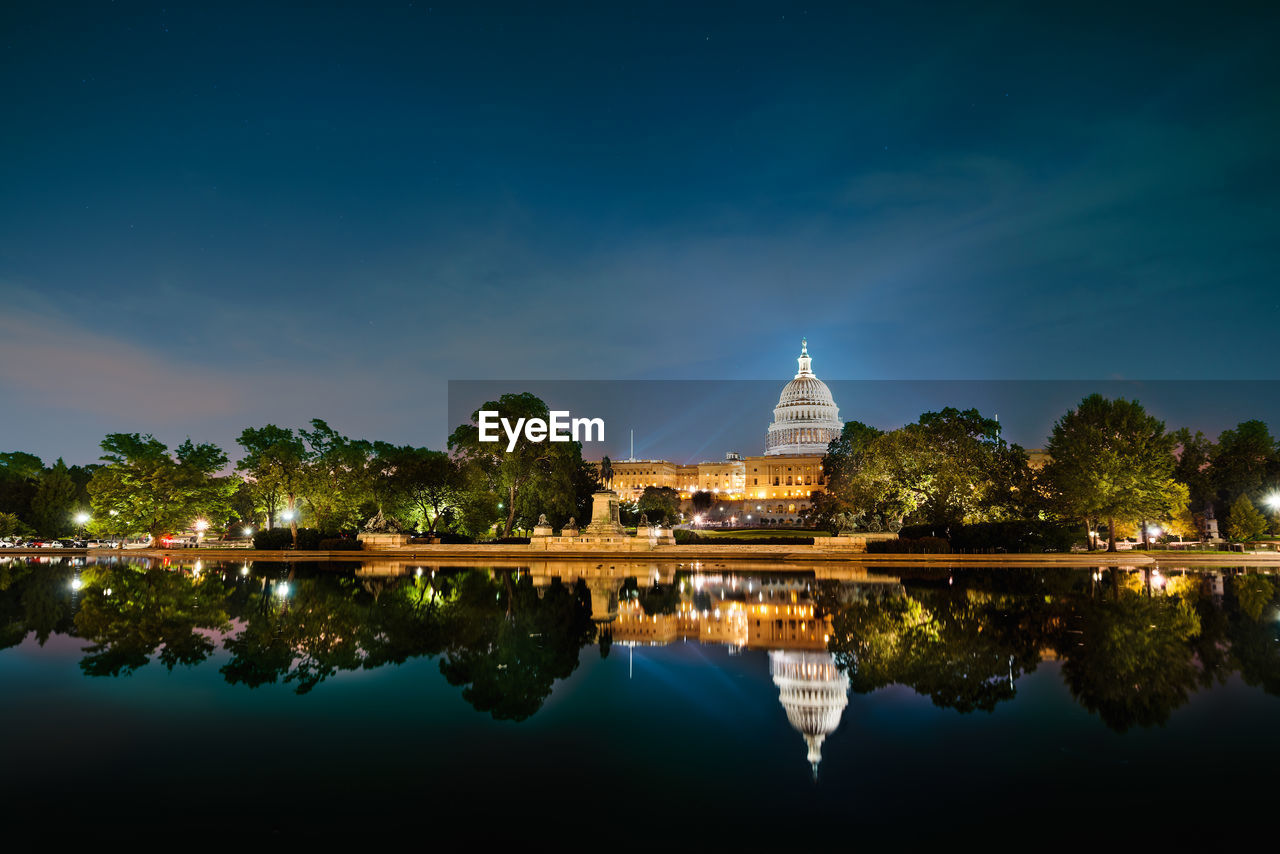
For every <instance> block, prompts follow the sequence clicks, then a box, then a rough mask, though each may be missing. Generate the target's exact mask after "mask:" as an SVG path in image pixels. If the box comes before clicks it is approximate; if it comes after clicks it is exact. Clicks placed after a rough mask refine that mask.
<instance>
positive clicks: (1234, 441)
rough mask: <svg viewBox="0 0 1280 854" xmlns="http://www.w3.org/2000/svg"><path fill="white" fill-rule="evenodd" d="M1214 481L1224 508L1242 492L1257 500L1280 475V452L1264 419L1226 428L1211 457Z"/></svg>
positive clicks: (1219, 437)
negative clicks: (1229, 428)
mask: <svg viewBox="0 0 1280 854" xmlns="http://www.w3.org/2000/svg"><path fill="white" fill-rule="evenodd" d="M1211 471H1212V475H1213V484H1214V487H1215V488H1216V489H1217V493H1218V499H1219V501H1220V502H1221V504H1220V508H1221V507H1227V506H1229V505H1232V504H1233V503H1234V502H1235V501H1236V499H1237V498H1239V497H1240V496H1241V495H1248V496H1249V497H1250V498H1252V499H1254V500H1257V499H1259V498H1261V497H1262V493H1263V491H1264V490H1265V488H1266V487H1268V486H1269V485H1271V484H1273V483H1275V481H1276V480H1277V479H1278V478H1280V451H1278V450H1277V446H1276V440H1275V439H1274V438H1273V437H1272V436H1271V431H1270V430H1268V429H1267V425H1266V424H1265V423H1263V422H1262V421H1244V422H1241V423H1240V424H1237V425H1236V426H1235V428H1234V429H1231V430H1223V431H1222V433H1221V434H1220V435H1219V436H1218V445H1217V447H1216V448H1215V449H1214V451H1213V457H1212V469H1211Z"/></svg>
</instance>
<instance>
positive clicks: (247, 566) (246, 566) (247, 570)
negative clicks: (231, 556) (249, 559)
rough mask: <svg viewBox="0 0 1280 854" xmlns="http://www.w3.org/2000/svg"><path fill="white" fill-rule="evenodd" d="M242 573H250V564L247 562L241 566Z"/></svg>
mask: <svg viewBox="0 0 1280 854" xmlns="http://www.w3.org/2000/svg"><path fill="white" fill-rule="evenodd" d="M240 574H241V575H248V574H249V564H247V563H246V564H245V565H244V566H242V567H240Z"/></svg>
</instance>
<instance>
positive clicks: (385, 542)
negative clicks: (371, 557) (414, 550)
mask: <svg viewBox="0 0 1280 854" xmlns="http://www.w3.org/2000/svg"><path fill="white" fill-rule="evenodd" d="M356 539H357V540H358V541H359V542H360V547H361V548H362V549H364V550H365V551H371V552H376V551H385V550H388V549H403V548H405V547H406V546H408V545H409V535H408V534H370V533H367V532H362V533H360V534H357V535H356Z"/></svg>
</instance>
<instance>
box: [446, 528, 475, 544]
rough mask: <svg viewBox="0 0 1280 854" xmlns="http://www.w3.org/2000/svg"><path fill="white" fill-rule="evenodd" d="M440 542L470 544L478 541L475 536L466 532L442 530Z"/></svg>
mask: <svg viewBox="0 0 1280 854" xmlns="http://www.w3.org/2000/svg"><path fill="white" fill-rule="evenodd" d="M439 533H440V542H441V543H444V544H446V545H450V546H459V545H470V544H471V543H474V542H475V541H476V538H475V537H468V536H467V535H466V534H455V533H453V532H452V531H441V532H439Z"/></svg>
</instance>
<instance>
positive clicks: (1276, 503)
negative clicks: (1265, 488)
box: [1262, 492, 1280, 515]
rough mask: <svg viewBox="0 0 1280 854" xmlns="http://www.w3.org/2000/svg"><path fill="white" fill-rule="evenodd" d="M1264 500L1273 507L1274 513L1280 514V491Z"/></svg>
mask: <svg viewBox="0 0 1280 854" xmlns="http://www.w3.org/2000/svg"><path fill="white" fill-rule="evenodd" d="M1262 500H1263V502H1265V503H1266V505H1267V506H1268V507H1270V508H1271V512H1272V513H1275V514H1276V515H1280V492H1273V493H1271V494H1270V495H1268V496H1267V497H1266V498H1264V499H1262Z"/></svg>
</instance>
